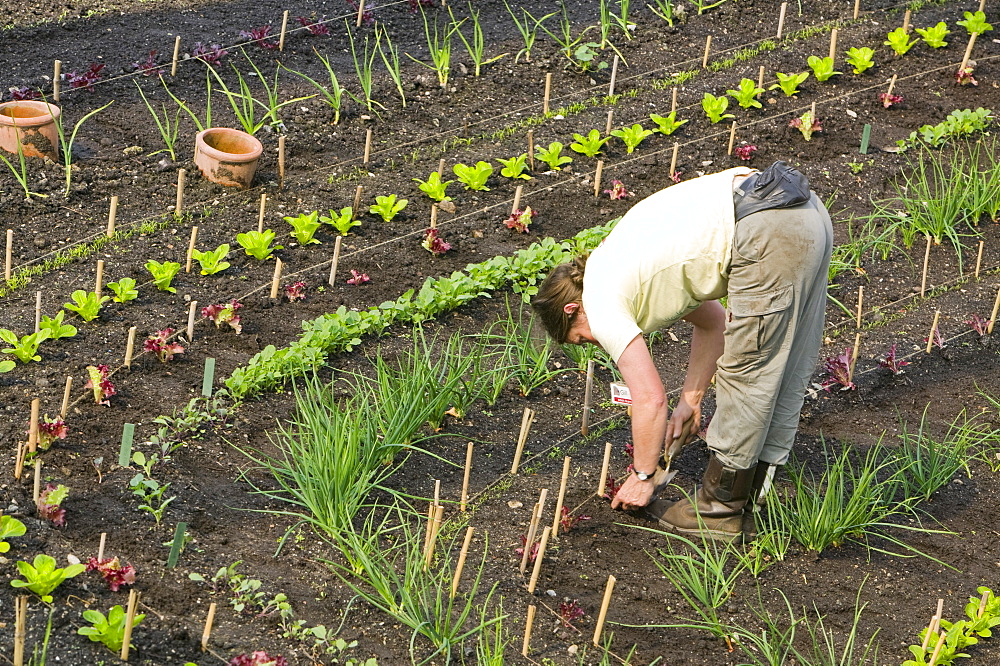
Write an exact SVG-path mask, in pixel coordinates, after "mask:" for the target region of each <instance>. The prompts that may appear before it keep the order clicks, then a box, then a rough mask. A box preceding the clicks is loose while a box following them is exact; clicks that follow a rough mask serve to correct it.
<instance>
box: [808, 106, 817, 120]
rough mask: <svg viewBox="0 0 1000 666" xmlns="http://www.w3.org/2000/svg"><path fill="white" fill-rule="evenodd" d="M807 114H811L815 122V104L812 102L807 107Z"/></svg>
mask: <svg viewBox="0 0 1000 666" xmlns="http://www.w3.org/2000/svg"><path fill="white" fill-rule="evenodd" d="M809 113H811V114H812V117H813V120H814V121H815V120H816V102H813V103H812V105H810V107H809Z"/></svg>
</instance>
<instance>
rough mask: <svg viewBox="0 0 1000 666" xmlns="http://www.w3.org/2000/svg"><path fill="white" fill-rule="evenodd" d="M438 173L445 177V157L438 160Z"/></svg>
mask: <svg viewBox="0 0 1000 666" xmlns="http://www.w3.org/2000/svg"><path fill="white" fill-rule="evenodd" d="M438 175H439V176H441V177H442V178H443V177H444V158H443V157H442V158H441V159H440V160H438Z"/></svg>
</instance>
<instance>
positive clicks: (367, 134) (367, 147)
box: [365, 127, 372, 167]
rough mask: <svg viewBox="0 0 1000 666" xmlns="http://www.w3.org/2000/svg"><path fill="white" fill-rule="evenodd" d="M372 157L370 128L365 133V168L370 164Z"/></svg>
mask: <svg viewBox="0 0 1000 666" xmlns="http://www.w3.org/2000/svg"><path fill="white" fill-rule="evenodd" d="M371 157H372V128H371V127H369V128H368V129H367V130H366V131H365V166H366V167H367V166H368V164H369V163H370V162H371Z"/></svg>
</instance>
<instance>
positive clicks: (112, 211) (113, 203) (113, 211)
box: [107, 194, 118, 238]
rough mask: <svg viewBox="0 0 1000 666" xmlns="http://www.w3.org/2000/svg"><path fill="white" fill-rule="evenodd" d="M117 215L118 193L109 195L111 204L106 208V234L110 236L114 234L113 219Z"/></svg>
mask: <svg viewBox="0 0 1000 666" xmlns="http://www.w3.org/2000/svg"><path fill="white" fill-rule="evenodd" d="M117 217H118V195H117V194H116V195H115V196H113V197H111V206H110V207H109V208H108V231H107V236H108V238H111V237H112V236H114V235H115V219H116V218H117Z"/></svg>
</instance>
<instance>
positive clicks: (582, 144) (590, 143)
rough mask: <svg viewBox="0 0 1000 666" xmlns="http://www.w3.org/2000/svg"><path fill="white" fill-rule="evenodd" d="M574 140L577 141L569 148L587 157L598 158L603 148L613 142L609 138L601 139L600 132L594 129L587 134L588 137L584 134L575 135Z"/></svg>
mask: <svg viewBox="0 0 1000 666" xmlns="http://www.w3.org/2000/svg"><path fill="white" fill-rule="evenodd" d="M573 138H574V139H576V141H574V142H573V143H571V144H569V147H570V148H571V149H572V150H573V151H575V152H577V153H580V154H581V155H586V156H587V157H597V155H599V154H600V152H601V148H603V147H604V144H605V143H607V142H608V141H610V140H611V137H609V136H607V137H604V138H601V132H600V130H595V129H592V130H590V131H589V132H587V136H583V135H582V134H575V133H574V134H573Z"/></svg>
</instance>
